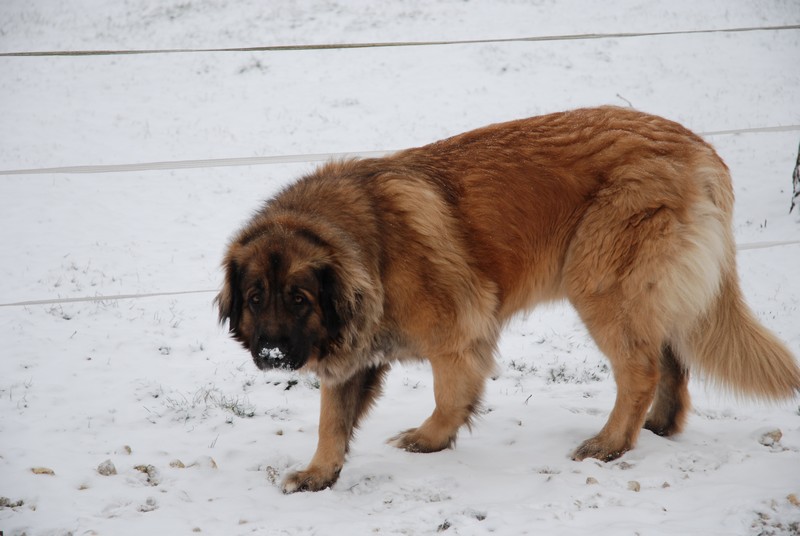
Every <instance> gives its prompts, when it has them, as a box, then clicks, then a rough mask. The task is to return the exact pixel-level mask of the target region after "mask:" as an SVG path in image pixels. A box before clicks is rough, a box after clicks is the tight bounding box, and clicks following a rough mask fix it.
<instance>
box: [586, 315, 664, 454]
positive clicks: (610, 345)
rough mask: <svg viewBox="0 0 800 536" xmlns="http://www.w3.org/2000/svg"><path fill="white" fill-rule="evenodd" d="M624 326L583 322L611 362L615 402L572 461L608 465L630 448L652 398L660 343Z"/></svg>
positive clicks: (654, 391) (637, 434)
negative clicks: (588, 460)
mask: <svg viewBox="0 0 800 536" xmlns="http://www.w3.org/2000/svg"><path fill="white" fill-rule="evenodd" d="M584 318H586V317H585V316H584ZM625 323H626V322H623V323H622V324H620V325H617V326H614V325H609V324H613V322H611V323H606V324H598V323H597V322H594V321H592V320H588V321H587V325H588V326H589V331H590V332H591V333H592V335H593V336H594V338H595V340H596V341H597V344H598V346H600V349H601V350H603V352H604V353H605V354H606V355H607V356H608V357H609V359H610V360H611V365H612V370H613V371H614V379H615V380H616V383H617V398H616V402H615V403H614V409H613V410H612V411H611V415H609V417H608V421H607V422H606V424H605V426H603V429H602V430H601V431H600V433H599V434H597V435H596V436H594V437H593V438H591V439H588V440H586V441H584V442H583V443H582V444H581V445H580V446H579V447H578V448H577V449H576V450H575V452H574V453H573V455H572V457H573V459H576V460H582V459H584V458H588V457H591V458H597V459H599V460H602V461H610V460H613V459H616V458H618V457H620V456H622V455H623V454H624V453H625V452H627V451H628V450H630V449H631V448H633V446H634V445H635V444H636V439H637V437H638V436H639V431H640V429H641V427H642V424H643V423H644V420H645V414H646V412H647V409H648V408H649V407H650V404H651V402H652V401H653V398H654V396H655V394H656V390H657V385H658V383H659V368H658V367H659V365H658V359H659V354H660V350H661V343H660V342H657V341H654V340H652V339H649V338H648V337H647V336H646V335H645V334H643V333H642V332H637V330H636V329H635V327H634V328H633V329H631V326H625Z"/></svg>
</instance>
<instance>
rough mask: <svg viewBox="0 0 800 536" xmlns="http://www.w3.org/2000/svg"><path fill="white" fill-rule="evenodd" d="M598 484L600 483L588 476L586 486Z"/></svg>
mask: <svg viewBox="0 0 800 536" xmlns="http://www.w3.org/2000/svg"><path fill="white" fill-rule="evenodd" d="M599 483H600V482H598V481H597V479H596V478H595V477H593V476H590V477H589V478H587V479H586V484H588V485H590V486H593V485H595V484H599Z"/></svg>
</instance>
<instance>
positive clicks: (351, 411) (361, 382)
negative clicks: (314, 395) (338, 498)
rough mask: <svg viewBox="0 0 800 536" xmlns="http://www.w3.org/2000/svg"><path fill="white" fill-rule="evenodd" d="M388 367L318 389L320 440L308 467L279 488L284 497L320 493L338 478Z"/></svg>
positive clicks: (379, 390) (367, 371) (289, 478)
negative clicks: (285, 494)
mask: <svg viewBox="0 0 800 536" xmlns="http://www.w3.org/2000/svg"><path fill="white" fill-rule="evenodd" d="M388 369H389V366H388V365H380V366H378V367H374V368H369V369H365V370H362V371H360V372H358V373H356V374H355V375H354V376H353V377H352V378H350V379H349V380H347V381H345V382H344V383H341V384H336V385H327V384H322V385H321V386H320V395H321V397H320V398H321V400H320V417H319V439H318V443H317V451H316V452H315V453H314V457H313V458H312V460H311V463H310V464H309V465H308V467H306V468H305V469H304V470H302V471H295V472H292V473H289V474H288V475H287V476H286V478H285V479H284V480H283V483H282V485H281V487H282V489H283V492H284V493H293V492H295V491H319V490H321V489H325V488H328V487H330V486H332V485H333V484H334V483H335V482H336V480H337V479H338V478H339V472H340V471H341V470H342V465H343V464H344V459H345V455H346V454H347V452H348V450H349V447H350V439H351V438H352V437H353V433H354V432H355V429H356V427H357V426H358V422H359V420H360V419H361V418H362V417H363V416H364V415H365V414H366V413H367V411H368V410H369V408H370V407H372V404H373V403H374V402H375V400H376V399H377V398H378V397H379V396H380V393H381V386H382V384H383V379H384V377H385V376H386V372H387V371H388Z"/></svg>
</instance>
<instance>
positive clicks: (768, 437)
mask: <svg viewBox="0 0 800 536" xmlns="http://www.w3.org/2000/svg"><path fill="white" fill-rule="evenodd" d="M782 437H783V432H781V431H780V429H779V428H776V429H774V430H770V431H769V432H765V433H763V434H761V438H760V439H759V440H758V442H759V443H761V444H762V445H764V446H765V447H772V446H775V445H776V444H778V443H780V441H781V438H782Z"/></svg>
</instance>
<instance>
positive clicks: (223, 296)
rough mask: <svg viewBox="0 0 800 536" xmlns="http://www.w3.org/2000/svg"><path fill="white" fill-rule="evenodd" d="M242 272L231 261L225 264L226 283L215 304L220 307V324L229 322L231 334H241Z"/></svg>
mask: <svg viewBox="0 0 800 536" xmlns="http://www.w3.org/2000/svg"><path fill="white" fill-rule="evenodd" d="M240 280H241V270H240V268H239V265H238V264H237V263H236V262H235V261H233V260H229V261H227V262H226V263H225V282H224V283H223V285H222V290H221V291H220V293H219V294H217V297H216V299H215V300H214V303H216V305H217V307H219V323H220V324H225V321H226V320H227V321H228V325H229V330H228V331H229V332H230V333H233V334H234V335H238V334H239V321H240V320H241V318H242V304H243V299H242V289H241V288H240V287H239V282H240Z"/></svg>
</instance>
